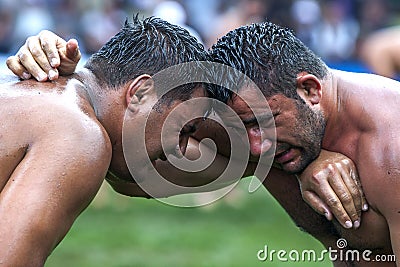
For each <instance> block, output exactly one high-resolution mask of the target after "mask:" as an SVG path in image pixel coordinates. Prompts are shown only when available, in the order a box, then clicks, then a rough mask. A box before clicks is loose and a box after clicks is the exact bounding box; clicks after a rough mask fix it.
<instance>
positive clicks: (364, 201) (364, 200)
mask: <svg viewBox="0 0 400 267" xmlns="http://www.w3.org/2000/svg"><path fill="white" fill-rule="evenodd" d="M350 176H351V178H352V179H353V180H354V182H355V183H356V185H357V188H358V190H359V191H360V195H361V209H362V210H363V211H367V210H368V202H367V198H366V197H365V194H364V191H363V189H362V185H361V181H360V177H359V176H358V172H357V169H356V167H355V166H354V168H351V170H350Z"/></svg>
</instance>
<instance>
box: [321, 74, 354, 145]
mask: <svg viewBox="0 0 400 267" xmlns="http://www.w3.org/2000/svg"><path fill="white" fill-rule="evenodd" d="M340 73H341V72H340V71H336V70H331V71H330V74H329V78H328V79H327V80H326V82H324V84H323V97H322V101H321V109H322V110H323V113H324V117H325V121H326V128H325V135H324V139H323V140H322V147H323V148H325V149H328V150H329V149H330V148H331V147H332V146H336V145H337V143H338V141H339V140H341V139H342V138H343V136H345V135H346V132H347V130H349V128H348V127H347V126H348V123H345V122H347V121H348V119H349V118H348V116H346V114H347V113H348V111H347V108H348V107H347V105H346V101H345V99H346V94H347V92H346V90H345V88H343V87H341V86H340V80H341V74H340Z"/></svg>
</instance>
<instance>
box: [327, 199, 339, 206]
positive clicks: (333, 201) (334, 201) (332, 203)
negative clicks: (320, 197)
mask: <svg viewBox="0 0 400 267" xmlns="http://www.w3.org/2000/svg"><path fill="white" fill-rule="evenodd" d="M327 203H328V205H329V206H337V205H338V204H339V200H338V199H337V198H328V200H327Z"/></svg>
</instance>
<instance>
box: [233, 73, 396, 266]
mask: <svg viewBox="0 0 400 267" xmlns="http://www.w3.org/2000/svg"><path fill="white" fill-rule="evenodd" d="M328 76H329V78H328V79H326V80H324V81H320V80H318V79H317V78H316V77H315V76H313V75H310V74H307V73H300V74H299V76H298V93H299V95H300V96H301V97H302V98H303V99H304V100H305V101H306V103H307V104H308V105H309V106H310V107H311V108H314V109H319V110H321V111H323V113H324V114H325V119H326V122H327V125H326V130H325V135H324V138H323V143H322V148H323V149H327V150H332V151H337V152H340V153H343V154H344V155H346V156H348V157H349V158H351V159H352V160H353V161H354V162H355V164H356V165H357V166H358V171H359V174H360V179H361V183H362V185H363V189H364V192H365V195H366V198H367V200H368V203H369V205H370V209H369V211H368V212H365V213H362V222H363V223H362V225H361V227H360V228H359V229H344V228H342V227H340V226H339V225H338V224H337V223H336V222H335V221H333V222H328V221H324V220H319V219H318V218H316V217H315V214H313V213H312V212H310V211H307V210H306V209H305V208H304V207H302V205H301V202H300V201H299V199H300V196H299V194H297V193H295V192H298V188H297V187H296V185H295V184H293V183H292V182H291V180H290V179H289V178H286V179H285V177H284V176H283V175H281V176H280V178H279V179H276V178H274V176H271V178H272V179H267V180H266V181H265V182H264V185H265V186H266V187H267V188H268V190H269V191H270V192H271V193H272V194H273V195H274V196H275V197H276V198H277V199H278V201H279V202H280V203H281V204H282V206H283V207H284V208H285V209H286V210H287V212H288V213H289V214H290V215H291V216H292V218H293V219H294V221H295V222H296V224H297V225H298V226H299V227H301V228H303V229H304V230H306V231H307V232H309V233H311V234H312V235H313V236H315V237H316V238H317V239H319V240H320V241H321V242H322V243H323V244H324V245H325V246H326V247H327V248H328V247H332V248H333V249H337V246H336V241H337V240H338V239H339V238H345V239H346V240H347V247H346V249H349V250H354V249H356V250H359V251H360V252H362V251H365V250H371V251H372V254H371V255H370V257H369V258H370V259H371V261H370V262H365V261H363V259H362V258H361V259H360V261H354V262H351V263H345V262H336V263H335V266H347V265H346V264H349V266H377V262H375V261H373V260H374V259H375V256H376V255H378V257H379V255H390V254H395V255H396V256H397V258H399V257H400V207H399V203H400V194H399V193H398V190H399V188H400V172H399V167H398V165H399V162H400V147H399V142H398V137H397V136H398V132H399V131H400V120H399V117H398V114H397V112H396V111H397V110H399V105H398V103H399V101H400V83H398V82H396V81H394V80H390V79H387V78H384V77H381V76H376V75H371V74H356V73H348V72H343V71H336V70H331V74H330V75H328ZM305 84H307V87H305V86H304V85H305ZM247 90H248V89H247ZM269 104H270V107H271V111H272V113H274V114H276V116H275V122H276V127H277V142H278V144H279V143H282V144H288V145H289V148H290V152H289V156H288V158H287V159H286V160H287V161H286V162H285V163H284V166H283V168H290V166H293V165H295V164H296V162H297V161H299V159H300V158H301V156H302V151H301V149H300V148H301V147H302V146H303V145H304V144H301V143H299V141H298V138H296V133H295V132H293V130H292V126H293V125H294V123H295V122H296V120H297V118H296V112H297V111H296V107H295V104H294V101H293V100H292V99H289V98H287V97H285V96H283V95H275V96H273V97H271V98H270V99H269ZM236 106H238V105H236ZM288 191H290V194H288V193H287V192H288ZM299 204H300V206H299ZM399 263H400V262H399V260H397V264H399ZM379 266H395V263H394V262H379Z"/></svg>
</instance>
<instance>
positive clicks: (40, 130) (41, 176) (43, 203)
mask: <svg viewBox="0 0 400 267" xmlns="http://www.w3.org/2000/svg"><path fill="white" fill-rule="evenodd" d="M2 82H3V80H2ZM0 106H1V109H0V117H1V121H2V123H1V125H2V127H1V128H0V137H1V142H0V189H1V194H0V214H2V216H0V225H2V227H0V236H1V238H0V259H2V262H3V261H4V262H5V263H6V264H7V266H27V265H26V264H27V263H28V262H29V264H31V265H32V266H40V265H43V264H44V262H43V260H44V259H45V258H47V256H48V254H49V253H50V251H51V250H52V249H53V248H54V247H55V246H56V245H57V244H58V243H59V242H60V240H61V239H62V238H63V237H64V235H65V234H66V233H67V231H68V230H69V228H70V227H71V225H72V223H73V221H74V220H75V219H76V217H77V216H78V215H79V214H80V213H81V212H82V210H83V209H84V208H86V206H87V205H88V204H89V203H90V201H91V200H92V199H93V197H94V196H95V194H96V192H97V190H98V189H99V187H100V185H101V183H102V181H103V177H104V175H105V173H106V171H107V168H108V165H109V162H110V158H111V145H110V140H109V138H108V136H107V134H106V132H105V130H104V128H103V127H102V126H101V125H100V124H99V122H98V121H97V119H96V117H95V115H94V110H93V108H92V107H91V106H90V104H89V102H88V98H87V95H86V94H85V93H84V92H83V91H82V90H80V89H79V87H77V88H76V87H74V86H72V85H71V86H67V85H66V80H65V79H64V78H60V79H59V80H58V82H57V83H46V84H38V83H37V82H34V81H32V80H29V81H22V82H15V79H14V82H10V80H9V79H8V80H7V82H6V83H2V84H1V85H0ZM33 247H34V249H33ZM28 259H29V260H28Z"/></svg>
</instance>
